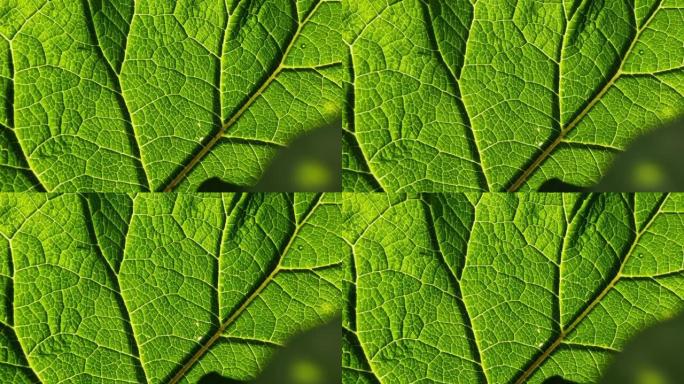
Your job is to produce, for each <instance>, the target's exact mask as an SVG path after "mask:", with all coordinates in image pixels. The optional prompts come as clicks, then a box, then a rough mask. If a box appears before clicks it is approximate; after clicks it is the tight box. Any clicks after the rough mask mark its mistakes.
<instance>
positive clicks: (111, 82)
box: [0, 0, 341, 192]
mask: <svg viewBox="0 0 684 384" xmlns="http://www.w3.org/2000/svg"><path fill="white" fill-rule="evenodd" d="M340 6H341V5H340V2H339V1H336V0H298V1H290V0H274V1H271V0H268V1H266V0H250V1H233V0H201V1H194V0H174V1H165V2H159V1H155V0H143V1H133V0H117V1H102V0H78V1H73V0H56V1H48V0H31V1H24V0H7V1H5V2H4V3H3V5H0V15H2V17H3V24H2V26H0V35H1V37H0V57H2V61H0V63H2V64H1V65H0V101H2V102H3V108H2V110H1V111H0V125H1V126H2V128H1V129H2V131H1V132H0V133H1V134H0V140H2V144H3V147H2V148H3V149H2V158H0V164H1V166H0V170H1V173H0V187H2V189H3V190H5V191H22V190H30V189H45V190H48V191H105V192H107V191H114V192H133V191H140V190H143V191H144V190H152V191H156V190H166V191H170V190H183V191H188V190H189V191H194V190H197V188H198V187H199V185H200V184H201V183H202V182H203V181H205V180H207V179H209V178H212V177H219V178H222V179H223V180H225V181H226V182H230V183H232V184H236V185H244V186H252V185H254V184H255V183H256V181H257V180H258V179H259V177H260V176H261V174H262V172H263V170H264V168H265V167H266V166H267V165H268V164H269V163H270V160H271V159H272V158H273V156H274V154H275V153H276V152H277V151H278V150H279V149H281V148H283V147H285V146H287V145H288V144H289V143H290V142H291V141H292V140H293V139H295V138H296V137H298V136H300V135H301V134H303V133H306V132H309V131H311V130H314V129H316V128H318V127H320V126H324V125H326V124H329V123H331V122H333V121H334V120H335V119H336V118H337V117H338V115H339V111H340V104H341V98H340V84H341V74H340V71H339V69H340V59H339V56H340V55H339V54H338V51H339V48H340V47H341V45H340V44H339V43H341V39H340V37H339V36H340V32H339V26H338V19H337V18H335V17H334V15H335V13H339V8H340Z"/></svg>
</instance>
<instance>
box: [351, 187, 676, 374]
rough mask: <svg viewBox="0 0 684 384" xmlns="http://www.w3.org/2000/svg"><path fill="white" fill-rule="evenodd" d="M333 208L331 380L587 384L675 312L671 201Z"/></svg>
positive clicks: (569, 199)
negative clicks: (341, 332) (334, 375)
mask: <svg viewBox="0 0 684 384" xmlns="http://www.w3.org/2000/svg"><path fill="white" fill-rule="evenodd" d="M343 212H344V215H345V216H346V217H347V218H348V220H349V223H350V224H349V226H348V227H347V228H346V230H345V238H346V239H347V241H348V242H349V243H350V244H351V248H352V251H351V252H350V254H349V256H348V260H349V262H348V263H347V264H348V265H346V266H345V271H346V272H345V278H344V279H345V290H346V293H347V295H348V297H349V301H348V305H347V306H346V309H345V322H344V327H345V347H344V350H345V353H344V361H343V365H344V382H345V383H417V382H430V383H542V382H544V381H545V380H547V379H549V378H551V377H554V376H560V377H563V378H564V379H566V380H570V381H572V382H578V383H595V382H597V380H598V378H599V376H600V372H601V371H602V369H603V368H604V367H605V366H606V363H607V362H608V361H609V360H610V359H611V357H612V356H613V355H614V354H615V353H616V352H617V351H619V350H621V348H622V347H623V345H624V344H625V342H626V341H627V340H628V339H629V338H630V337H631V336H632V335H633V334H634V333H635V332H637V331H639V330H641V329H643V328H644V327H645V326H647V325H649V324H651V323H653V322H655V321H658V320H661V319H666V318H669V317H671V316H673V315H675V314H677V313H678V311H681V310H682V309H684V196H682V195H669V196H668V195H666V196H663V195H656V194H640V195H636V196H635V195H619V194H595V195H580V194H565V195H557V194H520V195H514V194H508V195H504V194H484V195H475V194H454V195H448V194H447V195H439V194H434V195H430V194H428V195H420V196H413V195H409V196H405V195H377V194H376V195H363V194H347V195H345V197H344V202H343ZM407 234H408V236H407Z"/></svg>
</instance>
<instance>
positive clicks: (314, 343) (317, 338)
mask: <svg viewBox="0 0 684 384" xmlns="http://www.w3.org/2000/svg"><path fill="white" fill-rule="evenodd" d="M341 364H342V319H341V317H339V316H337V317H335V318H334V319H332V320H331V321H329V322H328V323H326V324H324V325H321V326H319V327H315V328H312V329H310V330H308V331H305V332H303V333H301V334H299V335H296V336H294V337H292V339H291V340H290V341H289V342H288V343H287V346H286V347H285V348H283V349H282V350H279V351H277V352H276V353H275V354H274V356H273V358H272V359H271V361H270V362H269V364H268V366H267V367H266V368H265V369H264V371H263V372H261V374H260V375H259V377H257V378H256V379H255V380H254V381H252V382H251V383H253V384H267V383H268V384H273V383H278V384H330V383H341V382H342V371H341V368H340V367H341ZM226 365H229V364H226ZM199 383H201V384H202V383H203V384H214V383H216V384H223V383H229V384H233V383H245V382H241V381H237V380H235V379H230V378H226V377H223V376H221V375H220V374H218V373H216V372H212V373H209V374H207V375H204V376H203V377H202V378H201V379H200V381H199Z"/></svg>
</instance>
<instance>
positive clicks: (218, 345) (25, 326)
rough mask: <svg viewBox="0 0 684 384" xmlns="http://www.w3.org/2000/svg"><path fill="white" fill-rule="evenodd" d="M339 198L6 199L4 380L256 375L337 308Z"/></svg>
mask: <svg viewBox="0 0 684 384" xmlns="http://www.w3.org/2000/svg"><path fill="white" fill-rule="evenodd" d="M337 200H338V197H336V196H334V195H322V196H321V195H279V194H267V195H259V194H253V195H228V194H227V195H201V196H200V195H173V194H165V195H161V194H157V195H154V194H153V195H145V194H142V195H137V196H132V195H73V194H67V195H54V194H49V195H48V194H20V195H17V194H0V213H1V214H2V215H1V216H2V217H3V218H5V219H3V221H2V224H0V233H1V234H2V236H0V243H2V244H1V245H0V268H2V270H1V271H0V299H2V301H3V304H2V306H0V343H1V344H0V345H1V348H2V351H3V353H2V355H0V381H2V382H4V383H10V382H11V383H29V382H30V383H35V382H43V383H84V382H89V383H90V382H97V383H145V382H147V383H159V382H170V383H177V382H187V383H196V382H197V381H198V380H199V378H201V377H202V376H203V375H205V374H207V373H209V372H217V373H219V374H221V375H224V376H226V377H230V378H234V379H238V380H250V379H253V378H255V376H256V375H257V374H258V373H259V372H260V371H261V370H262V368H263V367H264V366H265V363H266V362H267V360H268V359H269V358H270V356H271V355H272V353H273V352H274V351H276V350H278V349H279V348H280V347H281V346H282V345H283V344H284V343H285V342H286V341H287V339H288V338H289V337H290V336H291V335H293V334H294V333H296V332H299V331H303V330H306V329H309V328H311V327H314V326H316V325H319V324H321V323H323V322H325V321H327V320H328V319H330V318H332V317H334V316H337V315H338V313H339V307H340V305H341V301H342V298H341V294H340V283H339V282H340V280H341V276H342V270H341V267H340V263H341V261H342V257H343V256H342V255H341V250H342V249H343V247H341V246H340V244H344V243H343V241H342V239H341V238H339V237H338V236H337V235H336V234H335V233H333V232H331V231H329V230H327V229H326V228H328V227H336V226H339V223H338V222H337V221H339V220H340V218H341V215H340V214H339V210H340V204H339V202H338V201H337Z"/></svg>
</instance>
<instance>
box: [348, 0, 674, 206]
mask: <svg viewBox="0 0 684 384" xmlns="http://www.w3.org/2000/svg"><path fill="white" fill-rule="evenodd" d="M343 7H344V10H343V18H344V20H345V21H344V25H345V26H349V27H347V28H346V29H345V33H344V35H343V38H344V40H345V46H346V48H347V59H346V61H345V63H346V71H345V76H346V79H345V83H346V100H347V101H346V103H347V108H346V109H345V116H346V129H345V136H344V137H345V157H344V160H345V164H344V168H345V173H346V174H345V180H344V182H345V190H346V191H378V190H386V191H388V192H402V193H403V192H406V193H411V192H414V193H415V192H468V191H483V190H484V191H503V190H508V191H530V190H537V189H538V188H539V187H540V186H541V185H543V183H544V182H546V181H548V180H551V179H560V180H562V181H564V182H565V183H570V184H574V185H582V186H590V185H594V184H596V183H597V182H598V180H599V179H600V177H601V176H602V175H603V174H604V173H605V171H606V169H607V168H608V165H610V163H611V161H612V160H613V159H614V158H615V156H616V154H618V153H620V152H622V151H623V150H625V148H626V146H627V145H628V144H629V143H630V142H631V141H632V140H633V139H635V138H636V137H638V136H640V135H641V134H643V133H645V132H646V131H648V130H650V129H651V128H653V126H656V125H660V124H662V123H664V122H667V121H670V120H672V119H674V118H676V117H678V116H681V115H682V114H684V97H682V95H683V93H684V70H683V68H684V37H683V36H684V5H683V4H682V2H681V1H677V0H625V1H622V0H620V1H609V0H599V1H595V0H553V1H536V0H522V1H513V0H479V1H475V0H454V1H425V0H392V1H371V0H361V1H348V2H344V4H343Z"/></svg>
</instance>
